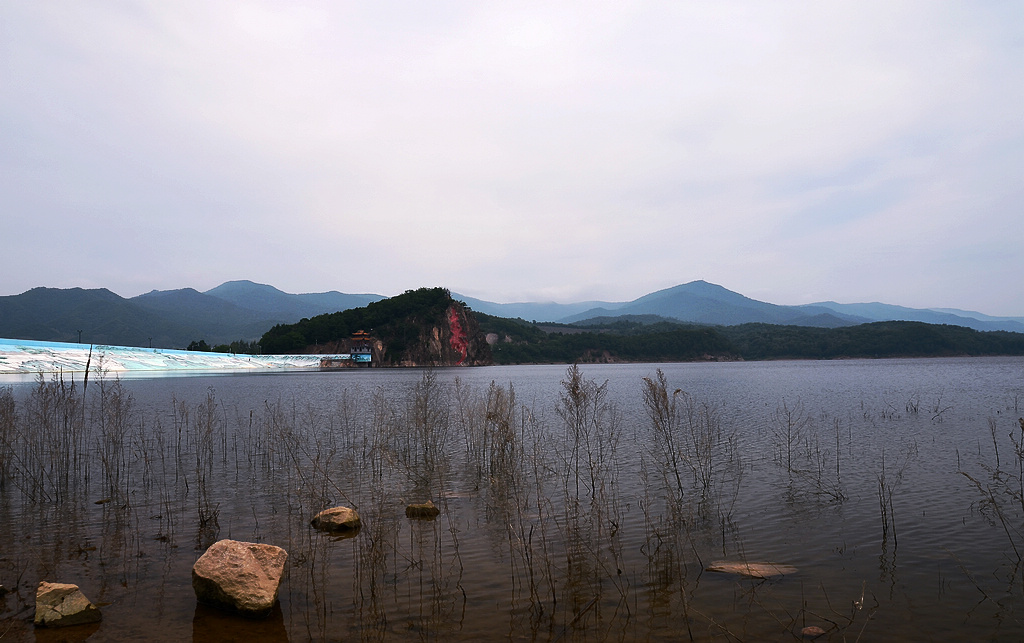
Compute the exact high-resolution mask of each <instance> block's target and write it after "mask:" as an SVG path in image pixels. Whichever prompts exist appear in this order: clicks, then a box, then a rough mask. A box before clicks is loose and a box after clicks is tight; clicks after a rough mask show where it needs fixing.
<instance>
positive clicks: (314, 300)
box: [204, 280, 384, 321]
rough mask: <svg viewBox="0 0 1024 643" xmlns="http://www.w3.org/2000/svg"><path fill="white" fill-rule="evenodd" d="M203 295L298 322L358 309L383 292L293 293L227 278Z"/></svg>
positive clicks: (377, 298)
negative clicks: (308, 318) (316, 316)
mask: <svg viewBox="0 0 1024 643" xmlns="http://www.w3.org/2000/svg"><path fill="white" fill-rule="evenodd" d="M204 294H206V295H210V296H211V297H216V298H217V299H221V300H223V301H227V302H230V303H232V304H235V305H236V306H238V307H240V308H247V309H250V310H253V311H258V312H260V313H261V314H264V315H268V314H269V315H271V316H273V317H275V318H280V319H287V320H289V321H298V320H299V319H302V318H303V317H313V316H315V315H322V314H324V313H334V312H338V311H339V310H348V309H349V308H359V307H362V306H365V305H367V304H369V303H371V302H374V301H380V300H381V299H384V297H383V296H382V295H369V294H359V295H348V294H345V293H341V292H338V291H337V290H332V291H330V292H318V293H305V294H300V295H293V294H290V293H286V292H283V291H281V290H278V289H277V288H274V287H273V286H268V285H266V284H258V283H254V282H252V281H245V280H240V281H228V282H225V283H223V284H221V285H219V286H217V287H216V288H211V289H210V290H207V291H206V292H205V293H204Z"/></svg>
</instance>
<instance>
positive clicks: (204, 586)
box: [192, 540, 288, 617]
mask: <svg viewBox="0 0 1024 643" xmlns="http://www.w3.org/2000/svg"><path fill="white" fill-rule="evenodd" d="M287 560H288V552H286V551H285V550H283V549H281V548H280V547H275V546H274V545H265V544H262V543H246V542H240V541H237V540H219V541H217V542H215V543H214V544H213V545H211V546H210V548H209V549H207V550H206V553H204V554H203V555H202V556H200V557H199V560H197V561H196V564H195V565H193V566H192V589H193V590H195V593H196V599H197V600H199V602H201V603H205V604H206V605H211V606H214V607H219V608H221V609H225V610H229V611H232V612H238V613H240V614H242V615H245V616H255V617H261V616H266V615H267V614H269V613H270V610H271V609H272V608H273V607H274V603H275V602H277V591H278V589H279V588H280V585H281V575H282V574H283V573H284V564H285V561H287Z"/></svg>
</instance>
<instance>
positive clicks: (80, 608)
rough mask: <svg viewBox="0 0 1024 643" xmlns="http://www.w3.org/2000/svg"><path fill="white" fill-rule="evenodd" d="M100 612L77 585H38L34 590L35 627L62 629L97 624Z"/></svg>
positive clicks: (42, 583) (44, 583)
mask: <svg viewBox="0 0 1024 643" xmlns="http://www.w3.org/2000/svg"><path fill="white" fill-rule="evenodd" d="M100 619H101V615H100V610H99V608H97V607H96V606H95V605H93V604H92V603H91V602H90V601H89V599H88V598H86V597H85V594H83V593H82V591H81V590H79V589H78V585H72V584H70V583H47V582H45V581H43V582H41V583H39V587H38V588H37V589H36V617H35V624H36V627H64V626H67V625H84V624H86V623H98V622H99V621H100Z"/></svg>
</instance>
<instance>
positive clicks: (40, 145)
mask: <svg viewBox="0 0 1024 643" xmlns="http://www.w3.org/2000/svg"><path fill="white" fill-rule="evenodd" d="M1022 177H1024V2H1022V1H1015V2H998V1H993V2H970V3H967V2H960V1H957V2H942V1H932V0H928V1H925V2H914V1H907V2H891V1H889V0H884V1H880V2H874V1H871V0H857V1H853V2H819V1H810V2H799V1H793V2H789V1H787V2H773V3H772V2H630V1H628V0H618V1H615V2H607V3H602V2H597V1H594V2H590V1H588V2H548V1H545V2H515V1H510V2H500V3H499V2H481V1H476V0H474V1H467V2H444V1H439V2H420V1H409V2H392V1H387V0H384V1H375V2H358V3H357V2H352V3H347V2H308V3H306V2H300V1H288V2H283V1H282V2H259V1H251V2H245V3H241V2H217V1H210V0H200V1H193V0H176V1H175V2H165V1H163V0H157V1H152V2H147V1H144V0H143V1H133V2H128V1H110V2H71V3H68V2H61V3H58V2H51V1H48V0H40V1H37V2H5V3H0V295H11V294H17V293H20V292H24V291H25V290H28V289H30V288H33V287H37V286H47V287H55V288H71V287H83V288H109V289H110V290H112V291H114V292H116V293H118V294H120V295H122V296H125V297H131V296H135V295H138V294H141V293H144V292H148V291H150V290H153V289H158V290H167V289H175V288H186V287H190V288H196V289H197V290H208V289H210V288H213V287H214V286H217V285H219V284H220V283H223V282H225V281H228V280H233V279H249V280H252V281H256V282H259V283H267V284H272V285H274V286H276V287H278V288H280V289H282V290H284V291H286V292H321V291H327V290H339V291H342V292H348V293H375V294H381V295H387V296H390V295H394V294H398V293H401V292H403V291H405V290H408V289H413V288H418V287H422V286H444V287H447V288H449V289H451V290H452V291H454V292H457V293H460V294H463V295H466V296H471V297H477V298H480V299H485V300H488V301H494V302H518V301H558V302H561V303H569V302H576V301H583V300H603V301H629V300H632V299H635V298H637V297H640V296H642V295H644V294H647V293H649V292H652V291H655V290H659V289H662V288H667V287H671V286H674V285H677V284H681V283H686V282H689V281H693V280H697V279H703V280H705V281H709V282H712V283H716V284H719V285H722V286H724V287H726V288H728V289H730V290H734V291H737V292H740V293H742V294H744V295H747V296H749V297H753V298H755V299H759V300H762V301H768V302H771V303H776V304H802V303H811V302H816V301H825V300H834V301H839V302H842V303H856V302H870V301H881V302H885V303H892V304H900V305H904V306H911V307H918V308H923V307H949V308H962V309H968V310H976V311H980V312H983V313H987V314H991V315H1017V316H1020V315H1024V212H1022V204H1024V180H1022Z"/></svg>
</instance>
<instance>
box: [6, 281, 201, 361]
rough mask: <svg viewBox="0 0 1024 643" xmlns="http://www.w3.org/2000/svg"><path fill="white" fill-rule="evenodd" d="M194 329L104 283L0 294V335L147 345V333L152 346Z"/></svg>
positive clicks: (174, 341) (176, 341)
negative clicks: (116, 292) (5, 295)
mask: <svg viewBox="0 0 1024 643" xmlns="http://www.w3.org/2000/svg"><path fill="white" fill-rule="evenodd" d="M79 331H81V333H79ZM199 332H200V330H199V328H198V327H196V326H193V325H191V324H189V323H188V322H187V321H183V320H181V319H171V318H168V317H167V316H165V315H163V314H161V313H159V312H156V311H152V310H147V309H145V308H142V307H139V306H137V305H135V304H134V303H132V302H131V301H129V300H127V299H124V298H123V297H121V296H119V295H116V294H114V293H112V292H110V291H109V290H107V289H105V288H100V289H89V290H86V289H83V288H70V289H66V290H65V289H58V288H33V289H32V290H29V291H26V292H24V293H22V294H20V295H10V296H7V297H0V336H3V337H8V338H11V339H38V340H43V341H57V342H77V341H79V337H81V341H83V342H85V343H89V344H117V345H124V346H149V344H150V341H151V338H152V345H153V346H158V347H167V348H169V347H174V346H179V347H180V346H184V345H185V344H187V343H188V341H190V340H187V339H185V338H186V337H190V336H191V337H195V336H196V334H197V333H199ZM182 342H184V343H182Z"/></svg>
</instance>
